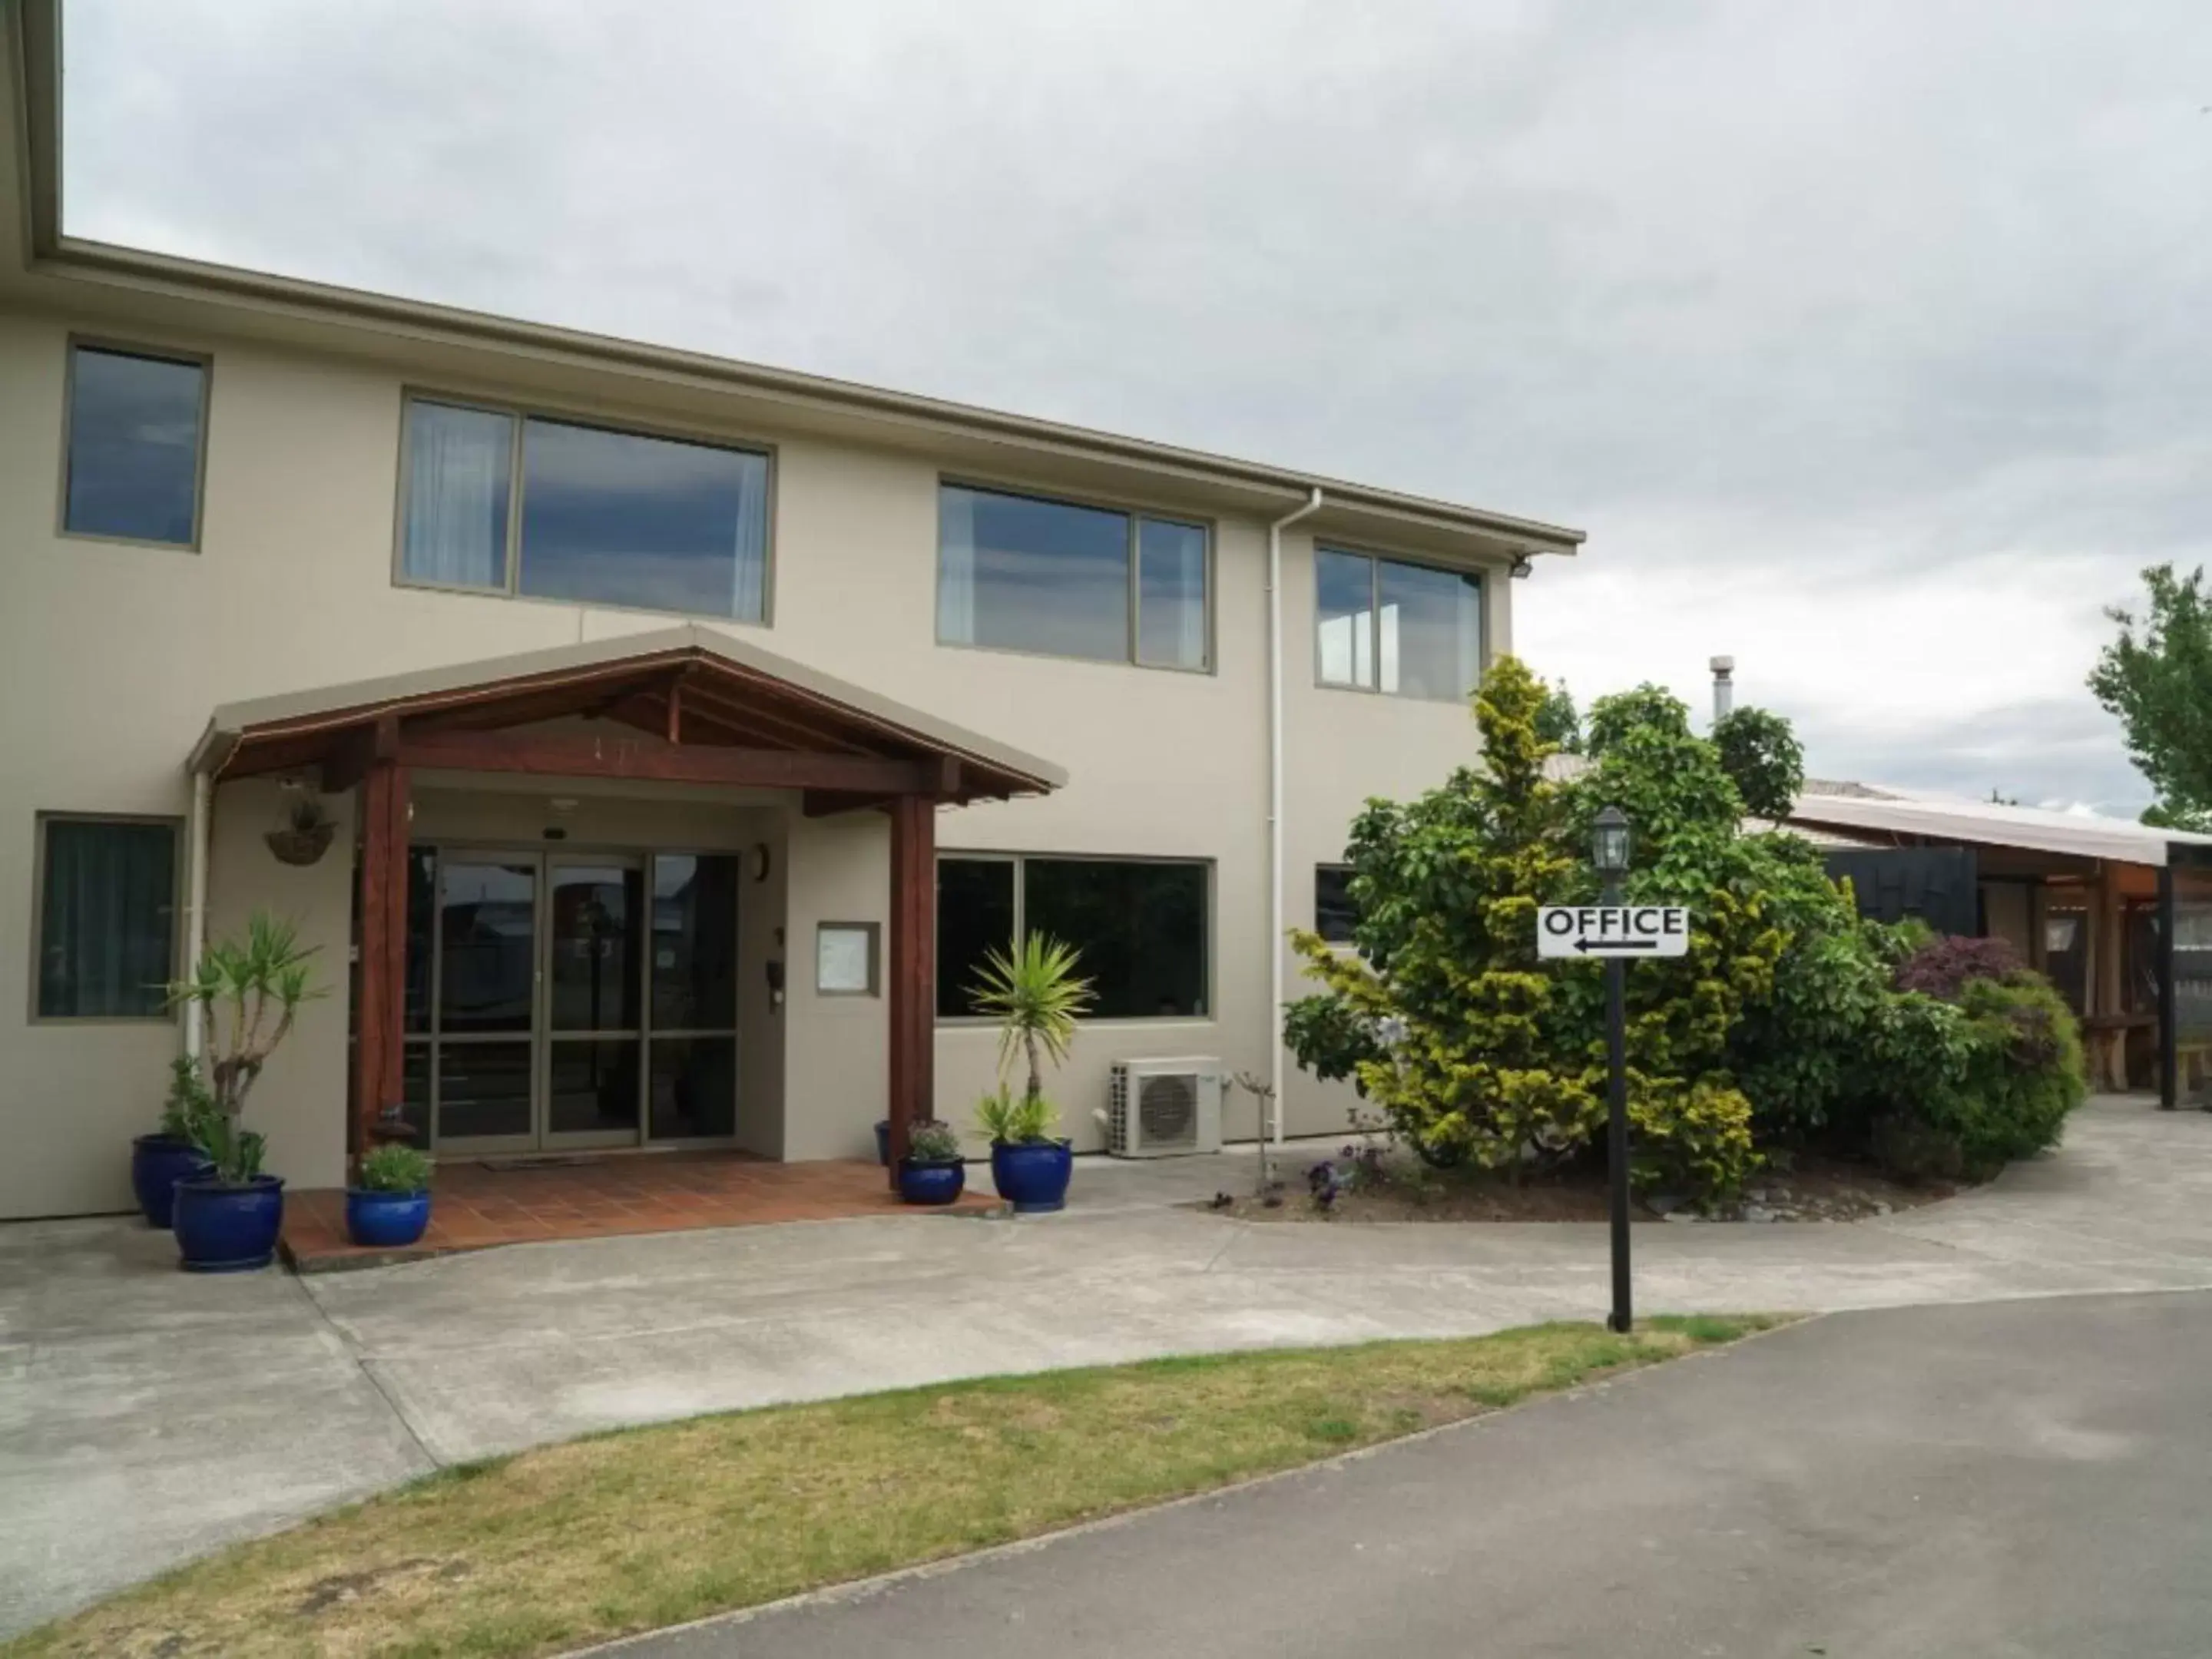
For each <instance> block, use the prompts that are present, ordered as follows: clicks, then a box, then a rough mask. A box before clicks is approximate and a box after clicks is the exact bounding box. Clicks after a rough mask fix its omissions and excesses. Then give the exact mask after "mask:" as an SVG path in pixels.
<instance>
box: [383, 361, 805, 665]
mask: <svg viewBox="0 0 2212 1659" xmlns="http://www.w3.org/2000/svg"><path fill="white" fill-rule="evenodd" d="M418 403H425V404H439V405H441V407H444V408H447V409H460V410H471V411H473V412H474V413H476V414H479V415H502V416H506V417H507V419H508V420H509V421H511V422H513V433H512V435H510V437H509V439H508V447H507V546H506V550H505V553H506V564H507V580H506V584H505V586H500V587H478V586H472V585H471V584H470V583H466V582H439V581H427V580H423V579H422V578H421V577H418V576H410V575H409V574H407V486H408V483H409V482H410V477H411V475H412V472H413V462H412V460H411V459H410V458H411V456H412V453H413V450H412V447H411V446H410V444H409V442H408V431H409V427H408V422H409V421H410V418H411V411H412V410H413V408H414V406H415V405H416V404H418ZM533 420H538V421H550V422H553V423H554V424H555V425H556V426H574V427H582V428H586V429H587V430H590V431H594V432H604V433H607V434H609V435H612V436H614V437H617V438H646V439H657V440H659V441H664V442H667V443H678V444H690V445H692V446H694V447H697V448H702V449H721V450H728V451H730V452H732V453H735V454H739V455H757V456H759V457H761V458H762V459H763V460H765V461H766V462H767V463H768V495H767V500H766V501H764V502H763V508H762V510H763V513H765V514H766V516H767V522H766V523H765V524H764V525H763V526H762V535H761V613H760V615H759V616H757V617H732V616H729V615H726V614H724V613H720V612H708V611H663V610H659V609H656V608H655V607H653V606H652V605H618V604H616V603H614V602H613V601H611V600H602V599H558V598H556V597H554V596H552V595H550V594H544V593H526V592H523V591H522V483H523V479H522V459H523V437H524V434H525V433H526V431H527V429H528V428H529V424H530V422H532V421H533ZM393 471H394V473H395V475H396V478H395V483H394V488H393V490H392V586H394V587H400V588H409V589H412V590H414V591H416V592H423V593H462V594H466V595H468V596H469V597H470V598H471V599H503V600H509V601H514V602H519V603H520V604H524V605H559V606H561V607H562V609H564V610H570V611H578V610H581V611H624V612H628V613H629V614H630V615H633V616H641V617H689V618H692V619H695V620H704V621H711V622H714V623H717V624H720V623H727V624H729V625H730V626H731V627H733V628H772V627H774V626H775V566H776V534H775V532H776V517H777V513H776V507H777V499H776V498H777V491H778V489H779V488H780V485H781V478H782V476H783V465H782V456H781V453H780V451H779V449H778V447H777V446H776V445H775V444H773V443H769V442H768V441H764V440H760V439H755V438H744V437H732V436H731V435H729V434H727V433H724V432H710V431H708V430H707V429H705V428H684V427H677V426H667V425H663V424H660V423H658V422H653V423H648V422H631V421H623V420H617V419H611V418H609V417H607V416H602V415H596V414H585V413H580V412H578V411H576V410H568V409H562V408H560V407H557V406H555V405H549V404H535V403H520V402H515V401H513V400H511V399H508V398H483V397H477V396H474V395H472V394H467V393H462V392H442V391H440V390H438V389H437V388H436V387H435V386H419V385H416V384H413V383H410V384H407V385H404V386H401V387H400V389H399V453H398V459H397V463H396V465H395V466H394V468H393Z"/></svg>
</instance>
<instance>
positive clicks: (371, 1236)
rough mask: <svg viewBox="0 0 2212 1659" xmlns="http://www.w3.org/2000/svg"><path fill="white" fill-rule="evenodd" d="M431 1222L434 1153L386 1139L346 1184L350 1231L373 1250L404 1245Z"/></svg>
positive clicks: (414, 1240)
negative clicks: (431, 1156)
mask: <svg viewBox="0 0 2212 1659" xmlns="http://www.w3.org/2000/svg"><path fill="white" fill-rule="evenodd" d="M428 1225H430V1158H429V1155H428V1153H427V1152H417V1151H416V1149H415V1148H414V1147H412V1146H401V1145H399V1144H398V1142H396V1141H394V1142H387V1143H386V1144H385V1145H384V1146H379V1147H377V1148H375V1149H374V1151H372V1152H369V1153H368V1154H367V1155H366V1156H365V1157H364V1158H362V1160H361V1169H360V1171H359V1173H358V1174H357V1175H356V1176H355V1179H354V1183H353V1184H352V1185H351V1186H349V1187H348V1188H346V1235H347V1237H349V1238H351V1239H352V1240H353V1242H354V1243H356V1244H361V1245H365V1246H367V1247H368V1249H380V1250H397V1249H404V1248H406V1247H407V1246H408V1245H410V1244H412V1243H415V1242H416V1240H417V1239H419V1238H421V1237H422V1230H423V1229H424V1228H426V1227H428Z"/></svg>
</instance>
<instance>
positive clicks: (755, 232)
mask: <svg viewBox="0 0 2212 1659" xmlns="http://www.w3.org/2000/svg"><path fill="white" fill-rule="evenodd" d="M68 28H69V39H68V51H69V71H70V80H69V89H68V97H67V104H66V107H67V114H68V120H69V127H68V131H67V135H66V154H67V161H68V171H67V176H66V179H65V192H66V198H67V206H66V211H67V216H68V222H69V228H70V230H71V231H72V232H73V233H74V234H79V235H84V236H92V237H99V238H102V239H106V240H114V241H119V242H125V243H130V244H133V245H137V246H147V247H152V248H157V249H161V250H163V251H166V252H177V253H184V254H190V255H194V256H197V257H201V258H210V259H216V260H222V261H225V262H229V263H234V264H245V265H250V266H255V267H259V268H262V269H266V270H278V271H283V272H288V273H291V274H295V275H300V276H313V277H317V278H320V279H323V280H325V281H330V282H336V283H349V284H355V285H358V286H362V287H365V288H371V289H382V290H386V291H389V292H393V293H399V294H405V295H415V296H418V297H422V298H428V299H435V300H440V301H447V302H451V303H454V304H459V305H464V306H470V307H481V308H483V309H485V310H489V311H496V312H501V313H510V314H514V315H520V316H525V317H530V318H535V319H543V320H546V321H551V322H558V323H563V324H568V325H574V326H579V327H582V328H587V329H594V330H600V331H606V332H610V333H615V334H621V335H627V336H631V337H640V338H645V339H651V340H656V341H663V342H667V343H678V344H683V345H686V346H690V347H694V348H697V349H706V350H711V351H716V352H721V353H725V354H727V355H730V356H738V357H743V358H750V359H754V360H758V361H763V362H772V363H777V364H782V365H787V366H791V367H795V368H805V369H810V370H814V371H817V372H819V373H824V374H836V375H843V376H848V377H851V378H854V379H858V380H866V381H871V382H875V383H879V384H884V385H889V386H898V387H901V388H904V389H908V390H914V391H919V392H929V393H933V394H937V395H939V396H945V397H951V398H962V399H966V400H969V401H973V402H976V403H981V404H990V405H994V406H999V407H1004V408H1009V409H1014V410H1022V411H1024V412H1025V413H1030V414H1036V415H1043V416H1054V417H1056V418H1060V419H1064V420H1069V421H1075V422H1083V423H1085V424H1090V425H1094V426H1100V427H1104V428H1111V429H1115V430H1121V431H1130V432H1137V433H1141V434H1143V435H1147V436H1152V437H1157V438H1162V439H1165V440H1169V441H1176V442H1181V443H1187V444H1192V445H1196V446H1200V447H1206V448H1210V449H1217V450H1224V451H1227V452H1230V453H1236V454H1243V455H1249V456H1253V457H1255V458H1259V459H1266V460H1271V461H1277V462H1281V463H1284V464H1286V465H1299V466H1310V467H1312V468H1315V469H1316V470H1319V471H1328V472H1333V473H1335V474H1338V475H1340V476H1344V477H1357V478H1359V479H1362V480H1364V481H1368V482H1371V483H1380V484H1386V485H1392V486H1395V487H1399V488H1402V489H1411V490H1418V491H1422V492H1425V493H1429V494H1433V495H1442V496H1446V497H1449V498H1452V499H1455V500H1459V501H1470V502H1474V503H1478V504H1480V505H1482V506H1486V507H1494V508H1498V509H1500V510H1504V511H1507V512H1512V513H1522V514H1526V515H1528V516H1531V517H1536V518H1542V519H1547V520H1554V521H1560V522H1565V523H1569V524H1574V525H1577V526H1583V527H1584V528H1586V529H1587V530H1588V531H1589V532H1590V543H1589V548H1588V550H1586V552H1585V553H1584V554H1583V556H1582V558H1581V559H1580V560H1579V561H1577V562H1575V563H1573V564H1571V565H1570V564H1568V563H1566V562H1561V561H1547V562H1545V563H1544V564H1543V565H1542V567H1541V569H1540V570H1539V573H1538V574H1537V576H1536V577H1535V579H1534V580H1532V581H1529V582H1527V583H1524V584H1522V586H1520V587H1519V588H1518V589H1517V591H1516V601H1517V605H1518V608H1517V611H1516V628H1517V629H1518V636H1519V637H1518V643H1519V645H1520V647H1521V648H1522V651H1523V653H1524V654H1526V655H1528V657H1529V658H1530V659H1532V660H1533V661H1534V663H1535V664H1536V665H1537V666H1538V668H1539V669H1540V670H1541V671H1544V672H1546V673H1547V674H1551V675H1554V676H1558V675H1564V676H1565V678H1567V680H1568V681H1569V683H1570V684H1571V685H1572V687H1573V688H1574V690H1576V692H1577V694H1578V695H1580V696H1583V698H1584V699H1585V701H1586V700H1587V698H1588V697H1589V696H1590V695H1591V694H1594V693H1597V692H1600V691H1603V690H1612V689H1616V688H1618V687H1620V686H1623V685H1626V684H1632V683H1633V682H1635V681H1637V680H1639V679H1644V678H1652V679H1657V680H1660V681H1662V682H1664V683H1666V684H1671V685H1672V686H1674V688H1675V689H1676V690H1678V691H1680V692H1681V693H1682V694H1683V695H1685V696H1688V697H1690V698H1691V699H1692V701H1693V702H1696V703H1698V704H1699V706H1700V707H1702V706H1703V705H1704V703H1705V699H1706V696H1707V693H1706V688H1705V660H1706V659H1707V658H1708V657H1709V656H1710V655H1711V654H1712V653H1716V652H1729V653H1733V654H1734V655H1735V658H1736V659H1737V662H1738V665H1739V671H1738V679H1739V683H1740V685H1741V696H1742V697H1743V698H1744V699H1745V700H1747V701H1752V702H1759V703H1763V704H1765V705H1766V706H1768V707H1771V708H1777V709H1779V710H1781V711H1782V712H1784V713H1785V714H1789V715H1790V716H1791V717H1792V718H1793V719H1795V720H1796V722H1797V724H1798V727H1799V731H1800V733H1801V735H1802V736H1803V737H1804V738H1806V740H1807V744H1808V750H1809V757H1810V761H1811V763H1812V766H1813V769H1814V770H1815V771H1816V772H1818V773H1820V774H1823V775H1836V776H1857V777H1861V778H1867V779H1873V780H1887V781H1895V782H1900V783H1907V784H1918V785H1923V786H1929V787H1944V788H1950V789H1955V790H1958V791H1960V792H1962V793H1973V794H1982V795H1985V794H1986V793H1988V792H1989V791H1990V789H1991V788H1997V789H2001V790H2002V792H2003V793H2005V794H2007V795H2008V796H2017V797H2020V798H2021V799H2027V800H2030V801H2044V800H2047V801H2064V802H2082V803H2090V804H2093V805H2097V806H2099V807H2100V808H2101V809H2102V810H2106V811H2119V812H2127V813H2130V814H2131V813H2132V812H2133V811H2135V810H2136V809H2137V808H2138V807H2140V806H2141V805H2142V804H2143V802H2144V801H2145V800H2146V799H2147V798H2148V792H2147V790H2146V789H2145V787H2144V786H2143V785H2142V781H2141V780H2140V779H2139V778H2138V777H2137V776H2136V774H2135V772H2134V770H2133V769H2131V768H2130V766H2129V764H2128V763H2127V761H2126V759H2125V757H2124V754H2123V752H2122V750H2121V748H2120V744H2119V742H2118V733H2117V731H2116V729H2115V728H2114V727H2113V726H2112V723H2111V722H2110V721H2109V720H2107V719H2106V717H2105V715H2104V714H2102V713H2101V711H2100V710H2099V709H2098V708H2097V707H2096V705H2095V703H2094V702H2093V701H2092V700H2091V699H2090V697H2089V696H2088V694H2087V692H2086V691H2085V690H2083V688H2082V676H2083V675H2084V674H2085V673H2086V672H2087V669H2088V667H2089V665H2090V664H2091V662H2092V660H2093V658H2094V655H2095V653H2096V649H2097V647H2098V645H2099V643H2100V641H2101V640H2102V639H2103V637H2104V636H2105V635H2106V633H2107V632H2108V631H2109V630H2108V628H2107V625H2106V623H2104V621H2103V620H2102V617H2101V616H2100V611H2101V608H2102V607H2103V606H2104V605H2107V604H2112V603H2115V602H2121V601H2124V600H2125V599H2127V598H2128V597H2129V595H2130V592H2131V590H2132V589H2133V587H2134V586H2135V573H2136V570H2137V569H2138V568H2141V567H2142V566H2143V565H2145V564H2147V563H2150V562H2155V561H2160V560H2168V559H2171V560H2176V561H2180V562H2186V563H2194V562H2197V561H2198V560H2200V559H2202V558H2203V557H2204V556H2205V555H2206V552H2207V550H2208V545H2212V526H2208V520H2207V508H2208V506H2212V350H2208V349H2207V344H2206V341H2207V337H2208V330H2209V329H2212V306H2208V299H2212V283H2208V277H2212V225H2208V220H2209V219H2212V114H2207V113H2205V106H2208V105H2212V7H2208V6H2206V5H2205V4H2204V3H2203V0H2130V3H2127V4H2125V5H2112V4H2109V3H2106V4H2100V3H2096V0H2070V3H2063V4H2062V3H2045V0H1979V3H1977V0H1943V3H1941V4H1930V3H1928V0H1904V3H1886V0H1853V3H1851V4H1850V5H1848V6H1845V5H1832V4H1826V3H1816V0H1802V3H1782V0H1740V3H1728V0H1719V3H1701V0H1635V3H1628V0H1611V3H1608V0H1577V3H1572V4H1565V3H1562V4H1558V5H1547V4H1541V3H1524V4H1510V3H1487V0H1481V3H1477V0H1437V3H1404V4H1398V3H1375V4H1368V5H1352V4H1346V3H1344V0H1328V3H1321V4H1296V3H1288V0H1269V3H1261V0H1204V3H1193V0H1171V3H1161V0H1053V3H1051V4H1049V5H1039V4H1036V3H1035V0H938V3H934V4H928V3H920V0H793V3H785V4H764V3H750V0H657V3H651V4H646V3H634V4H614V3H605V0H343V3H339V0H315V3H308V0H281V3H280V0H72V3H71V4H70V7H69V12H68Z"/></svg>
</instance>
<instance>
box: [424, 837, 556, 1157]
mask: <svg viewBox="0 0 2212 1659" xmlns="http://www.w3.org/2000/svg"><path fill="white" fill-rule="evenodd" d="M538 866H539V860H538V858H537V856H536V855H535V854H523V855H521V856H520V857H513V858H507V857H489V856H486V857H476V856H468V855H453V856H449V857H447V858H443V859H441V860H438V861H437V864H436V866H435V871H436V873H435V882H436V891H437V913H436V921H435V927H433V930H432V938H433V939H435V942H436V951H437V955H436V957H435V961H434V962H433V963H432V966H431V979H432V982H433V985H434V987H435V988H434V990H433V992H432V996H431V1002H432V1006H434V1007H435V1011H436V1014H435V1022H434V1024H433V1025H432V1027H431V1033H430V1035H431V1041H432V1044H433V1048H432V1054H433V1056H434V1059H433V1063H432V1067H431V1070H432V1073H433V1081H434V1086H435V1090H436V1093H435V1102H436V1109H435V1123H436V1129H435V1139H436V1142H437V1145H438V1146H440V1147H441V1148H442V1149H446V1150H451V1151H471V1150H474V1151H481V1152H530V1151H532V1150H534V1149H535V1148H536V1147H537V1146H538V1109H537V1100H538V933H539V925H538V910H539V905H538Z"/></svg>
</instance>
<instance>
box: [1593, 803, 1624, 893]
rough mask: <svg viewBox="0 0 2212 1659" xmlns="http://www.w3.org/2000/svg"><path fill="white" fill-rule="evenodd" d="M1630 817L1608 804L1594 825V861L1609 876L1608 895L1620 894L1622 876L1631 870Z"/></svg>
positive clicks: (1598, 869)
mask: <svg viewBox="0 0 2212 1659" xmlns="http://www.w3.org/2000/svg"><path fill="white" fill-rule="evenodd" d="M1628 848H1629V834H1628V817H1627V815H1626V813H1624V812H1623V811H1621V810H1620V808H1619V807H1618V806H1608V807H1607V808H1606V809H1605V810H1604V811H1601V812H1600V813H1599V814H1598V815H1597V819H1596V821H1595V823H1592V824H1591V826H1590V863H1591V865H1592V866H1593V867H1595V869H1596V871H1597V872H1598V874H1599V875H1601V876H1602V877H1604V878H1605V891H1606V899H1607V902H1608V903H1609V902H1612V900H1613V898H1614V897H1615V896H1618V893H1619V890H1620V878H1622V877H1623V876H1625V875H1626V874H1627V873H1628Z"/></svg>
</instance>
